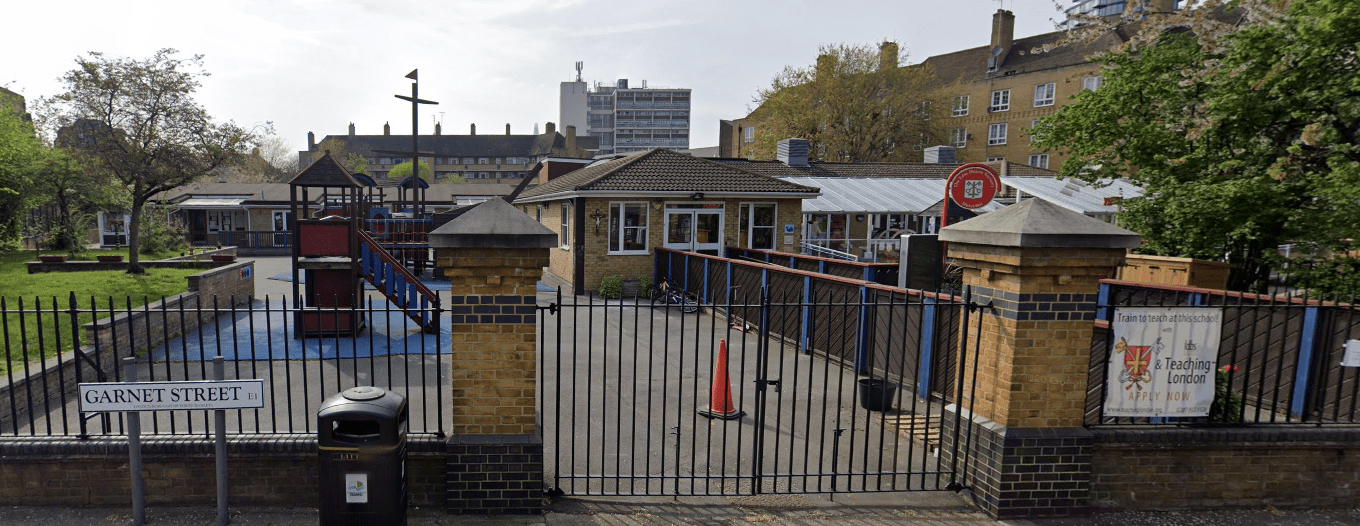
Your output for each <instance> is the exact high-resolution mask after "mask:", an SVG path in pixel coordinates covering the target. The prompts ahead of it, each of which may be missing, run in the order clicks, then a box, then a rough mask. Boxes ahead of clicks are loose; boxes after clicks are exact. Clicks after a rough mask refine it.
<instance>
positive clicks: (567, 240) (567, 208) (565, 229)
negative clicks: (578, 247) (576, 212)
mask: <svg viewBox="0 0 1360 526" xmlns="http://www.w3.org/2000/svg"><path fill="white" fill-rule="evenodd" d="M557 237H558V238H559V239H560V240H561V241H562V250H571V202H570V201H562V232H561V233H559V234H558V235H557Z"/></svg>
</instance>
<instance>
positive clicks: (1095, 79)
mask: <svg viewBox="0 0 1360 526" xmlns="http://www.w3.org/2000/svg"><path fill="white" fill-rule="evenodd" d="M1104 85H1105V77H1102V76H1100V75H1091V76H1089V77H1086V78H1083V79H1081V89H1084V90H1090V91H1095V90H1098V89H1100V87H1101V86H1104Z"/></svg>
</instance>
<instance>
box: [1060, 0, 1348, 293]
mask: <svg viewBox="0 0 1360 526" xmlns="http://www.w3.org/2000/svg"><path fill="white" fill-rule="evenodd" d="M1211 4H1221V2H1211ZM1235 4H1236V5H1235V7H1236V9H1237V10H1236V11H1231V12H1230V13H1233V15H1232V16H1227V17H1219V20H1224V19H1228V20H1235V21H1238V22H1239V24H1238V25H1237V26H1236V28H1235V30H1233V31H1229V32H1224V31H1222V29H1221V27H1222V26H1216V25H1212V24H1208V23H1202V22H1204V21H1206V20H1209V18H1210V17H1208V16H1206V15H1205V14H1204V13H1206V12H1209V13H1212V12H1213V11H1205V10H1207V9H1214V8H1220V7H1221V6H1218V5H1209V6H1205V8H1203V9H1201V10H1197V11H1198V12H1196V13H1190V14H1187V15H1185V18H1183V19H1182V21H1183V22H1184V23H1185V24H1186V25H1188V28H1189V29H1190V31H1185V30H1184V28H1182V29H1176V28H1175V27H1174V25H1175V24H1174V22H1176V20H1174V19H1173V20H1171V22H1172V23H1170V24H1168V23H1166V22H1162V23H1158V24H1151V25H1150V27H1151V28H1153V29H1155V30H1156V31H1157V33H1156V34H1155V35H1150V36H1149V35H1145V36H1144V38H1143V39H1142V40H1141V41H1142V42H1153V43H1154V45H1150V46H1141V47H1138V48H1136V49H1135V48H1129V49H1125V50H1123V51H1121V52H1118V53H1114V54H1111V55H1109V56H1106V57H1104V59H1103V61H1104V75H1105V77H1106V83H1105V86H1104V87H1102V88H1101V89H1099V90H1098V91H1094V92H1084V93H1082V94H1081V95H1079V96H1078V97H1077V102H1076V103H1074V104H1070V105H1068V106H1065V107H1063V108H1062V109H1061V110H1059V111H1058V112H1057V113H1056V114H1054V115H1052V116H1050V117H1048V118H1045V119H1044V120H1043V121H1042V123H1041V125H1040V130H1041V131H1040V132H1038V133H1037V134H1036V138H1035V144H1036V146H1038V147H1041V148H1049V149H1054V150H1060V151H1064V152H1066V153H1069V154H1070V155H1071V157H1070V158H1069V159H1068V160H1067V161H1066V162H1065V163H1064V164H1063V166H1062V168H1061V175H1064V176H1076V177H1083V178H1086V179H1088V180H1094V179H1096V178H1101V177H1131V178H1133V179H1135V180H1137V181H1138V182H1140V183H1142V184H1144V185H1146V187H1147V189H1148V193H1147V196H1146V197H1145V198H1142V199H1131V200H1125V201H1124V202H1123V204H1124V206H1125V208H1126V210H1125V212H1124V213H1123V214H1122V216H1121V217H1122V219H1123V221H1124V225H1125V226H1127V227H1129V228H1131V229H1133V230H1135V231H1137V232H1139V233H1140V234H1141V235H1142V236H1143V237H1144V239H1145V240H1146V241H1147V245H1146V246H1144V247H1143V250H1144V251H1146V252H1150V253H1155V254H1160V255H1169V256H1188V257H1197V258H1214V259H1224V260H1226V261H1228V262H1231V263H1234V264H1235V265H1236V266H1237V267H1236V268H1237V270H1236V271H1235V273H1234V276H1233V278H1232V279H1231V283H1230V288H1234V289H1236V290H1252V289H1256V290H1260V289H1262V288H1263V287H1264V285H1265V284H1266V283H1267V281H1268V278H1269V276H1270V273H1271V271H1272V268H1273V267H1277V266H1278V265H1279V264H1280V261H1279V260H1278V258H1276V257H1275V253H1276V250H1277V246H1278V245H1280V244H1284V243H1291V242H1304V243H1308V244H1314V245H1316V246H1318V247H1320V248H1322V249H1323V252H1327V253H1341V254H1344V253H1346V251H1347V250H1348V249H1349V248H1350V245H1351V243H1354V239H1355V237H1356V233H1355V226H1354V225H1356V224H1360V206H1357V205H1360V189H1357V187H1358V186H1360V164H1358V163H1360V141H1357V133H1360V91H1357V90H1356V88H1355V86H1357V85H1360V63H1357V61H1356V60H1355V54H1356V52H1355V42H1360V4H1355V3H1354V2H1351V1H1348V0H1308V1H1294V2H1292V3H1290V4H1289V5H1288V6H1287V7H1286V8H1285V9H1284V10H1280V9H1279V8H1278V5H1277V4H1279V3H1278V2H1270V1H1265V0H1242V1H1241V2H1236V3H1235ZM1217 12H1218V13H1223V12H1224V11H1222V10H1221V9H1220V10H1219V11H1217ZM1342 263H1344V262H1342ZM1338 268H1342V269H1345V268H1354V266H1353V265H1346V264H1342V265H1339V267H1338ZM1328 272H1333V271H1332V270H1329V271H1328ZM1332 277H1333V278H1334V277H1335V276H1332ZM1348 281H1349V282H1351V283H1360V276H1356V275H1355V273H1354V272H1352V273H1351V277H1350V279H1349V280H1348ZM1305 285H1308V284H1306V283H1305ZM1325 286H1326V287H1327V288H1329V289H1331V290H1332V291H1338V290H1346V289H1347V287H1348V286H1338V284H1337V283H1335V280H1334V279H1333V280H1332V282H1331V283H1329V284H1327V285H1325ZM1349 287H1351V288H1350V290H1355V288H1354V287H1355V285H1349Z"/></svg>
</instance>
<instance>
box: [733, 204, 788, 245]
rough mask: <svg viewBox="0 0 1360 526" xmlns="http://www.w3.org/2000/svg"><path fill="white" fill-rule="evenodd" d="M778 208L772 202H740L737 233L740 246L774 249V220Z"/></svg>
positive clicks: (777, 214) (777, 215)
mask: <svg viewBox="0 0 1360 526" xmlns="http://www.w3.org/2000/svg"><path fill="white" fill-rule="evenodd" d="M778 212H779V208H778V206H776V205H775V204H774V203H742V204H741V208H740V213H739V216H740V220H739V225H740V226H739V228H738V230H737V235H739V236H741V239H739V240H738V244H739V245H740V246H743V247H746V248H750V249H754V250H774V236H775V233H776V232H775V222H776V221H777V219H776V218H777V217H779V213H778Z"/></svg>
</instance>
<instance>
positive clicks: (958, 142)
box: [949, 128, 968, 148]
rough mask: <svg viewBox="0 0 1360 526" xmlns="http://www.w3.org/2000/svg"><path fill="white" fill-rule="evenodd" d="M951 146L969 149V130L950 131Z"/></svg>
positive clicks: (957, 129)
mask: <svg viewBox="0 0 1360 526" xmlns="http://www.w3.org/2000/svg"><path fill="white" fill-rule="evenodd" d="M949 144H952V145H954V147H955V148H967V147H968V128H956V129H953V130H949Z"/></svg>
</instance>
